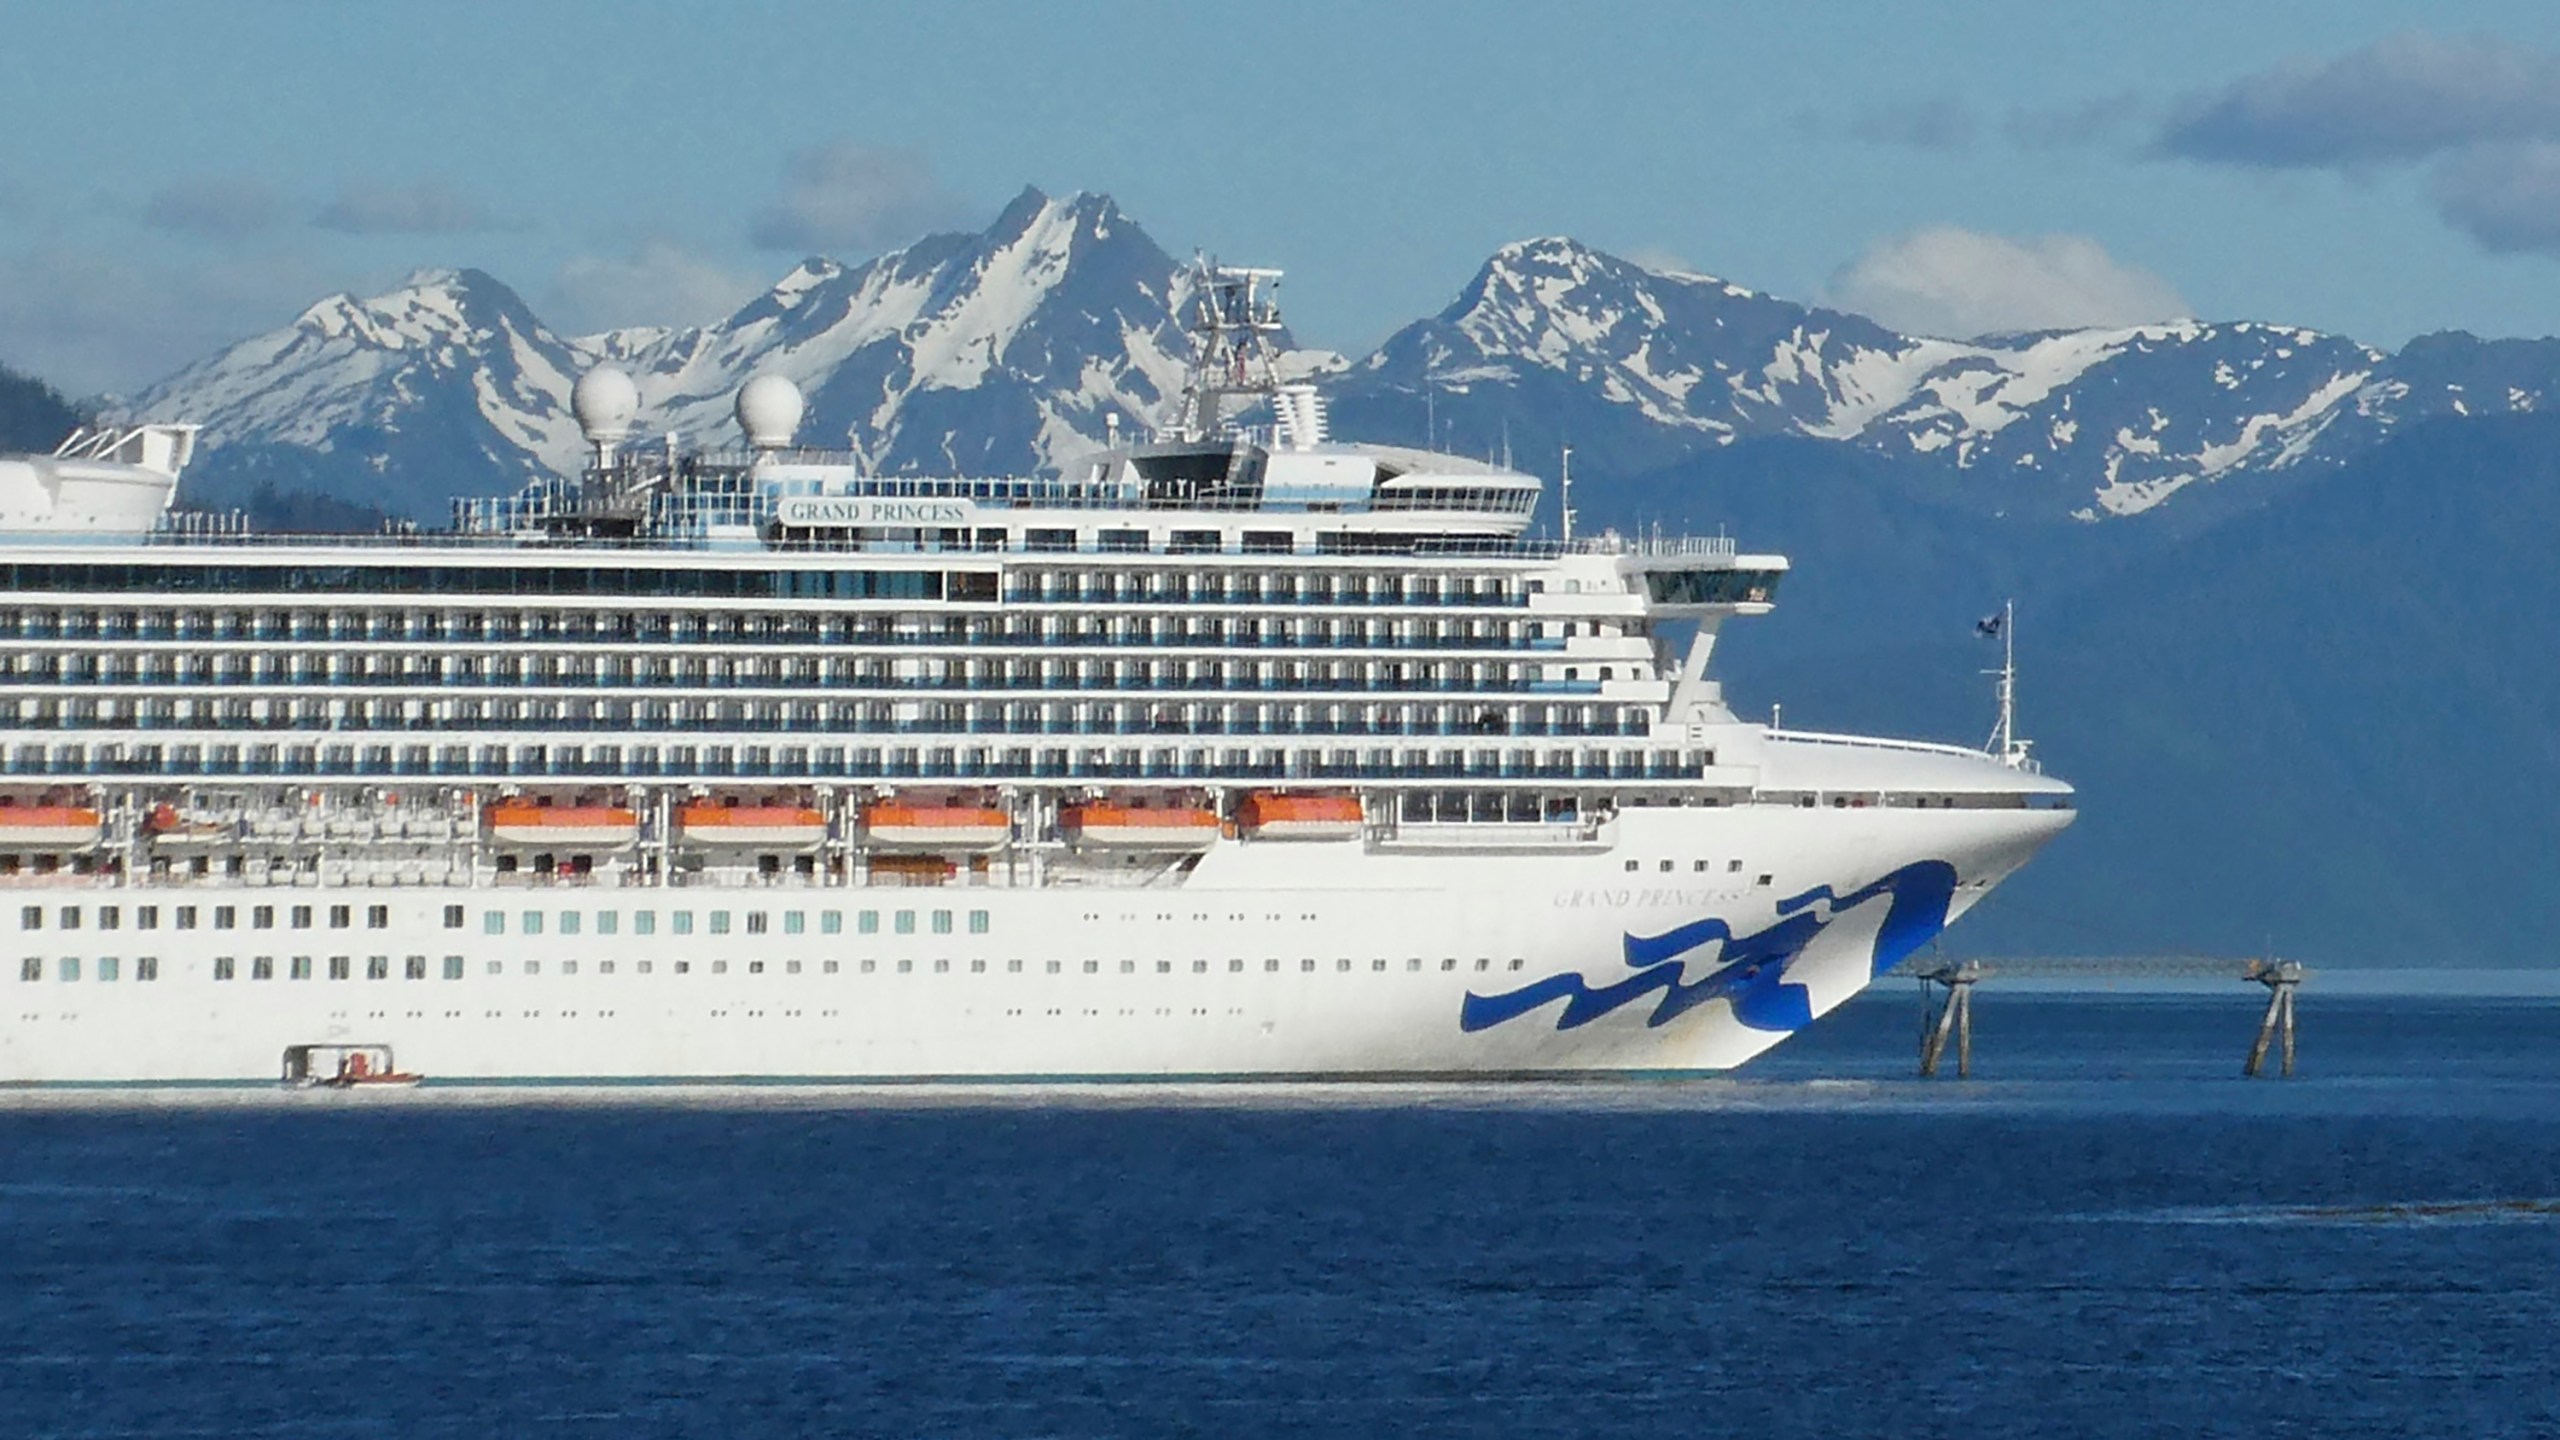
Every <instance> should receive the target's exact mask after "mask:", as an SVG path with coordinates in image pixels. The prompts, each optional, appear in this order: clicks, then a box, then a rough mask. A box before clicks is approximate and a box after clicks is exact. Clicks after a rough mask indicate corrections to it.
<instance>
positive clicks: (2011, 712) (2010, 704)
mask: <svg viewBox="0 0 2560 1440" xmlns="http://www.w3.org/2000/svg"><path fill="white" fill-rule="evenodd" d="M1984 673H1986V674H1990V675H1995V676H1998V677H1999V681H2000V718H1999V720H1998V721H1996V722H1995V723H1994V724H1993V725H1992V727H1991V743H1990V744H1988V745H1986V746H1984V747H1983V748H1984V749H1986V750H1988V751H1990V752H1991V754H1992V755H1993V756H1994V757H1996V758H1997V759H1998V760H1999V761H2000V763H2001V764H2003V765H2006V766H2008V767H2010V768H2011V769H2013V770H2014V769H2022V768H2024V767H2025V765H2026V763H2027V746H2028V745H2029V744H2030V743H2032V742H2029V741H2025V740H2021V739H2019V738H2018V602H2017V601H2015V600H2010V601H2007V602H2004V603H2003V604H2002V605H2001V607H2000V668H1999V669H1997V670H1991V671H1986V672H1984Z"/></svg>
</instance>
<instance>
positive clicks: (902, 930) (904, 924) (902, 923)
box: [897, 910, 916, 935]
mask: <svg viewBox="0 0 2560 1440" xmlns="http://www.w3.org/2000/svg"><path fill="white" fill-rule="evenodd" d="M897 930H898V933H899V934H901V935H913V934H914V933H916V912H914V911H913V910H901V911H899V912H898V924H897Z"/></svg>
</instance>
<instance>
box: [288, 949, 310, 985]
mask: <svg viewBox="0 0 2560 1440" xmlns="http://www.w3.org/2000/svg"><path fill="white" fill-rule="evenodd" d="M285 977H286V978H287V979H291V980H308V979H310V978H311V957H310V956H308V955H296V956H294V957H293V961H292V963H291V964H290V965H288V966H287V967H286V969H285Z"/></svg>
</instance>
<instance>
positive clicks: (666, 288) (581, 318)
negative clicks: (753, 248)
mask: <svg viewBox="0 0 2560 1440" xmlns="http://www.w3.org/2000/svg"><path fill="white" fill-rule="evenodd" d="M764 288H765V285H764V282H763V280H762V279H761V278H760V277H758V276H755V275H750V274H748V273H746V272H744V271H740V270H733V269H731V268H729V267H727V266H725V265H722V264H720V263H719V262H717V261H714V260H711V259H707V258H705V257H703V256H701V255H697V254H695V253H694V252H692V251H690V250H687V249H685V248H684V247H683V246H681V245H677V244H674V243H672V242H669V241H665V240H651V241H648V242H646V243H645V244H643V245H641V246H640V247H639V248H638V249H636V250H634V251H632V252H631V253H630V254H628V255H581V256H579V257H577V258H576V259H573V260H571V261H569V263H567V264H565V265H563V266H561V267H560V273H559V274H557V275H555V276H553V277H552V280H551V287H550V290H549V292H548V294H547V295H546V297H545V300H544V304H543V315H544V318H545V319H546V320H548V321H549V322H550V324H551V325H552V327H553V328H554V329H556V330H558V331H559V332H560V333H562V334H564V335H585V334H593V333H594V332H596V331H599V330H614V329H620V328H622V327H624V326H628V325H669V326H676V325H705V324H709V323H710V322H712V321H714V320H718V319H721V318H722V317H724V316H727V315H729V314H730V313H732V312H734V311H735V310H736V309H737V308H738V307H739V306H741V305H743V304H745V303H746V302H747V301H748V299H749V298H751V297H753V296H754V295H756V294H757V293H758V292H760V291H761V290H763V289H764Z"/></svg>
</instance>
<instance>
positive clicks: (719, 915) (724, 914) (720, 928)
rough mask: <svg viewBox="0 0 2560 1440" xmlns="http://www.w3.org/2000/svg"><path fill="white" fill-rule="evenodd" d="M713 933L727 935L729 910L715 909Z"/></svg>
mask: <svg viewBox="0 0 2560 1440" xmlns="http://www.w3.org/2000/svg"><path fill="white" fill-rule="evenodd" d="M711 933H712V934H714V935H726V934H728V933H729V912H728V911H726V910H714V911H712V912H711Z"/></svg>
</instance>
